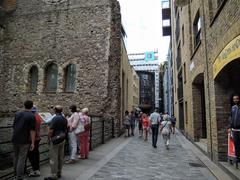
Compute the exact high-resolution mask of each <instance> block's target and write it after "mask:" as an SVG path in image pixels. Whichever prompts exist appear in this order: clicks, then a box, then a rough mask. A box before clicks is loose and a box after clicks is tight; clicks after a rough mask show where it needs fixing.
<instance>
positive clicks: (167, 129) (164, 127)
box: [160, 114, 172, 149]
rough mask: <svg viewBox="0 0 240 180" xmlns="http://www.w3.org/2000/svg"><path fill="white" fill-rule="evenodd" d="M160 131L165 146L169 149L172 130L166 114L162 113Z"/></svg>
mask: <svg viewBox="0 0 240 180" xmlns="http://www.w3.org/2000/svg"><path fill="white" fill-rule="evenodd" d="M160 132H161V133H162V136H163V140H164V143H165V146H166V148H167V149H169V144H170V133H171V132H172V123H171V121H170V118H169V115H168V114H164V115H163V121H162V122H161V126H160Z"/></svg>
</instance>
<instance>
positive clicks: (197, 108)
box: [192, 73, 207, 141]
mask: <svg viewBox="0 0 240 180" xmlns="http://www.w3.org/2000/svg"><path fill="white" fill-rule="evenodd" d="M192 98H193V99H192V100H193V101H192V102H193V129H194V140H195V141H199V140H200V139H207V125H206V124H207V123H206V108H205V92H204V74H203V73H200V74H198V75H197V76H196V77H195V79H194V80H193V82H192Z"/></svg>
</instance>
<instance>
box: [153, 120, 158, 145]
mask: <svg viewBox="0 0 240 180" xmlns="http://www.w3.org/2000/svg"><path fill="white" fill-rule="evenodd" d="M158 127H159V125H158V124H154V125H152V126H151V128H152V145H153V146H156V145H157V140H158Z"/></svg>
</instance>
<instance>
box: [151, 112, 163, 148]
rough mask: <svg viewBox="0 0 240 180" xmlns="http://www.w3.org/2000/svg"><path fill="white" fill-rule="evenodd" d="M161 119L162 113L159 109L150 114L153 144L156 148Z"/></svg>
mask: <svg viewBox="0 0 240 180" xmlns="http://www.w3.org/2000/svg"><path fill="white" fill-rule="evenodd" d="M160 120H161V117H160V114H159V113H158V112H157V109H155V112H153V113H152V114H151V115H150V124H151V129H152V146H153V147H154V148H157V140H158V129H159V124H160Z"/></svg>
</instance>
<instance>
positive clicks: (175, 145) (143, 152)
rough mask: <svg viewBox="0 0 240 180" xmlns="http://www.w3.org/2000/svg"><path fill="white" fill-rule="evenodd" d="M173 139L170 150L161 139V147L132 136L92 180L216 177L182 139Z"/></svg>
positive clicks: (170, 179) (204, 179) (203, 179)
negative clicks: (187, 147)
mask: <svg viewBox="0 0 240 180" xmlns="http://www.w3.org/2000/svg"><path fill="white" fill-rule="evenodd" d="M175 136H176V135H173V136H172V137H171V144H170V150H167V149H166V148H165V146H164V144H163V139H162V138H160V139H159V140H158V148H157V149H154V148H153V147H152V146H151V142H150V141H148V142H144V141H143V140H142V139H141V138H138V137H136V136H135V137H132V139H131V141H130V142H129V143H128V144H127V145H126V146H125V147H124V148H123V149H122V150H120V151H119V153H117V154H116V156H114V157H113V159H111V160H110V161H109V162H108V163H107V164H105V165H104V166H103V167H102V168H101V169H100V170H99V171H98V172H97V173H96V174H95V175H94V176H92V177H91V178H90V179H91V180H135V179H136V180H157V179H163V180H176V179H182V180H186V179H189V180H193V179H194V180H206V179H208V180H214V179H216V178H215V176H213V175H212V174H211V172H210V171H209V170H208V169H207V167H206V166H205V165H204V164H202V163H201V161H200V160H198V159H197V157H195V156H194V155H193V154H192V153H191V151H190V150H187V149H185V148H184V147H183V146H182V145H181V144H182V143H180V142H179V140H178V139H177V138H176V137H175Z"/></svg>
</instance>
